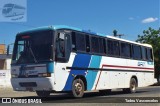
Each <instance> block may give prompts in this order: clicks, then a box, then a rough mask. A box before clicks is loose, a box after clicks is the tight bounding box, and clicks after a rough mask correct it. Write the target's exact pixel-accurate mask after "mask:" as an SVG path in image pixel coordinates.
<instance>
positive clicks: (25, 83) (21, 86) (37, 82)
mask: <svg viewBox="0 0 160 106" xmlns="http://www.w3.org/2000/svg"><path fill="white" fill-rule="evenodd" d="M11 84H12V87H13V90H14V91H42V90H43V91H52V90H54V87H53V86H54V81H53V78H52V77H45V78H11Z"/></svg>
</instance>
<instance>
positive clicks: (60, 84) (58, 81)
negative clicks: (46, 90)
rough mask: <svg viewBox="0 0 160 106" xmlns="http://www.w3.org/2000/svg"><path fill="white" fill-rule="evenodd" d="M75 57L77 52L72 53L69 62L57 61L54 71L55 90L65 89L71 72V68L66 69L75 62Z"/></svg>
mask: <svg viewBox="0 0 160 106" xmlns="http://www.w3.org/2000/svg"><path fill="white" fill-rule="evenodd" d="M74 59H75V54H74V53H71V55H70V58H69V61H68V63H59V62H55V71H54V75H55V77H54V78H55V85H54V90H55V91H62V90H63V88H64V86H65V84H66V81H67V78H68V76H69V74H70V69H66V66H71V65H72V64H73V61H74Z"/></svg>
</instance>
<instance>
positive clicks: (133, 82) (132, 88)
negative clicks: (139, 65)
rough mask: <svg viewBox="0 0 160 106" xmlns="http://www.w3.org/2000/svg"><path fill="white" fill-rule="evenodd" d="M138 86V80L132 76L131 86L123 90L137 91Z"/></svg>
mask: <svg viewBox="0 0 160 106" xmlns="http://www.w3.org/2000/svg"><path fill="white" fill-rule="evenodd" d="M136 88H137V81H136V79H135V78H131V80H130V87H129V88H124V89H123V91H124V92H125V93H135V92H136Z"/></svg>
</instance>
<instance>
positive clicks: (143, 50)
mask: <svg viewBox="0 0 160 106" xmlns="http://www.w3.org/2000/svg"><path fill="white" fill-rule="evenodd" d="M142 59H143V60H147V48H145V47H142Z"/></svg>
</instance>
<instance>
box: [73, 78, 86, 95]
mask: <svg viewBox="0 0 160 106" xmlns="http://www.w3.org/2000/svg"><path fill="white" fill-rule="evenodd" d="M84 89H85V88H84V82H83V81H82V80H81V79H75V80H74V81H73V83H72V94H73V96H74V97H76V98H81V97H83V95H84Z"/></svg>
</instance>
